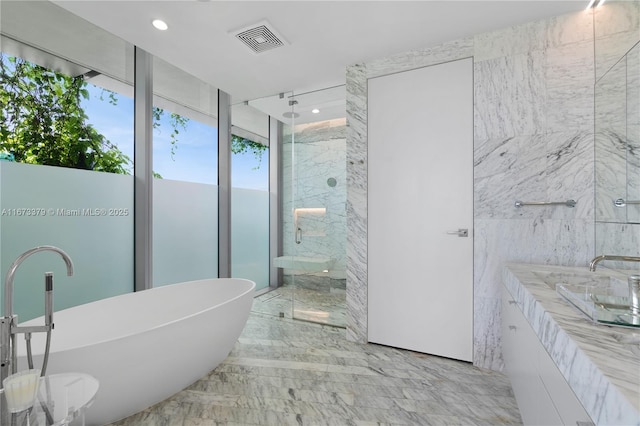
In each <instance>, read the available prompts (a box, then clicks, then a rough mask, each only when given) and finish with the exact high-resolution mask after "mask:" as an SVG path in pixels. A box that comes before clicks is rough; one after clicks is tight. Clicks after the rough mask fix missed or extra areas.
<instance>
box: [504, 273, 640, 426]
mask: <svg viewBox="0 0 640 426" xmlns="http://www.w3.org/2000/svg"><path fill="white" fill-rule="evenodd" d="M549 273H559V274H562V273H566V274H577V275H587V274H594V275H603V276H612V275H614V276H615V274H616V272H615V271H610V270H604V269H603V270H598V271H596V272H594V273H589V271H588V269H587V268H586V267H584V268H577V267H574V268H572V267H560V266H547V265H535V264H518V263H510V264H508V265H506V267H505V268H504V271H503V283H504V285H505V287H506V288H507V290H508V291H509V292H510V293H511V295H512V296H513V298H514V299H515V301H516V302H517V303H518V306H519V307H520V309H521V310H522V312H523V313H524V316H525V317H526V319H527V321H528V322H529V324H530V325H531V327H532V328H533V330H534V331H535V333H536V334H537V335H538V338H539V339H540V341H541V342H542V344H543V346H544V347H545V349H546V350H547V352H548V353H549V355H550V356H551V358H552V359H553V361H554V362H555V364H556V365H557V367H558V369H559V370H560V372H561V373H562V375H563V376H564V378H565V379H566V381H567V383H568V384H569V386H570V387H571V389H572V390H573V392H574V393H575V394H576V396H577V398H578V400H580V402H581V403H582V405H583V406H584V408H585V410H586V411H587V413H588V414H589V416H591V418H592V419H593V421H594V422H595V423H596V424H598V425H640V354H639V353H638V352H637V348H638V347H640V346H639V345H640V343H638V342H639V341H640V329H631V328H623V327H612V326H606V325H600V324H595V323H594V322H592V321H591V320H590V319H589V318H587V317H586V316H585V315H583V314H582V313H581V312H579V311H578V310H577V309H575V308H574V307H573V306H572V305H570V304H569V303H568V302H567V301H566V300H564V299H563V298H562V297H561V296H560V295H559V294H557V293H556V291H555V290H554V289H552V288H551V286H550V285H549V284H547V283H545V281H544V279H543V278H541V275H542V274H549ZM617 278H620V279H621V280H624V281H623V282H626V275H623V274H620V277H617ZM634 342H635V343H634ZM634 344H635V346H634ZM634 351H636V352H635V353H634Z"/></svg>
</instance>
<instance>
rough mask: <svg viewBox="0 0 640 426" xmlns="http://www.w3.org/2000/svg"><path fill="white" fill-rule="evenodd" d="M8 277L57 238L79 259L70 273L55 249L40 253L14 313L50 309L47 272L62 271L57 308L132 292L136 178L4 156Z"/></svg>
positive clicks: (18, 292)
mask: <svg viewBox="0 0 640 426" xmlns="http://www.w3.org/2000/svg"><path fill="white" fill-rule="evenodd" d="M0 211H1V212H2V216H0V228H1V229H2V239H1V241H2V242H1V244H0V266H1V272H2V276H3V277H4V275H5V274H6V271H7V270H8V268H9V266H10V265H11V263H12V262H13V261H14V260H15V259H16V258H17V257H18V256H19V255H20V254H21V253H23V252H24V251H26V250H28V249H30V248H32V247H36V246H41V245H53V246H57V247H60V248H61V249H63V250H64V251H66V252H67V253H68V254H69V256H70V257H71V258H72V260H73V262H74V267H75V273H74V275H73V276H72V277H67V274H66V269H65V266H64V262H63V261H62V259H61V258H60V256H58V255H57V254H54V253H36V254H34V255H33V256H31V257H30V258H28V259H27V260H26V261H25V262H24V264H23V265H22V266H21V267H20V269H18V272H17V274H16V278H15V288H14V312H15V313H17V314H18V315H19V319H20V321H21V322H22V321H25V320H28V319H31V318H35V317H38V316H40V315H43V314H44V273H45V272H48V271H52V272H54V274H55V284H54V303H55V310H56V311H57V310H60V309H64V308H68V307H71V306H76V305H80V304H83V303H87V302H91V301H94V300H99V299H103V298H106V297H110V296H115V295H118V294H123V293H128V292H131V291H133V177H132V176H129V175H118V174H112V173H99V172H95V171H87V170H76V169H67V168H61V167H49V166H40V165H30V164H19V163H9V162H0Z"/></svg>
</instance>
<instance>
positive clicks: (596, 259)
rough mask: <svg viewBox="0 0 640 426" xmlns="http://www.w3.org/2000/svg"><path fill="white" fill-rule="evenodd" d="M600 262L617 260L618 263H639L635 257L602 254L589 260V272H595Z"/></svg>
mask: <svg viewBox="0 0 640 426" xmlns="http://www.w3.org/2000/svg"><path fill="white" fill-rule="evenodd" d="M601 260H619V261H623V262H640V257H636V256H612V255H609V254H603V255H600V256H596V257H594V258H593V259H592V260H591V262H590V263H589V270H590V271H591V272H594V271H595V270H596V265H597V264H598V262H600V261H601Z"/></svg>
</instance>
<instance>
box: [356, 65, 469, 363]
mask: <svg viewBox="0 0 640 426" xmlns="http://www.w3.org/2000/svg"><path fill="white" fill-rule="evenodd" d="M368 98H369V104H368V123H369V130H368V134H369V155H368V158H369V159H368V169H369V172H368V173H369V176H368V182H369V185H368V240H369V242H368V253H369V255H368V256H369V257H368V265H369V266H368V277H369V285H368V287H369V288H368V335H369V336H368V337H369V341H370V342H374V343H380V344H384V345H389V346H394V347H398V348H404V349H410V350H414V351H418V352H424V353H429V354H434V355H439V356H444V357H448V358H454V359H460V360H465V361H472V358H473V229H472V226H473V60H472V59H471V58H469V59H462V60H457V61H453V62H447V63H444V64H439V65H434V66H429V67H425V68H420V69H416V70H412V71H406V72H402V73H398V74H392V75H387V76H383V77H378V78H373V79H370V80H369V88H368ZM458 230H461V231H460V233H459V234H458ZM464 230H466V235H465V231H464ZM459 235H460V236H459Z"/></svg>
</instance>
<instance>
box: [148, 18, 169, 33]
mask: <svg viewBox="0 0 640 426" xmlns="http://www.w3.org/2000/svg"><path fill="white" fill-rule="evenodd" d="M151 23H152V24H153V26H154V27H156V28H157V29H159V30H160V31H165V30H166V29H167V28H169V26H168V25H167V23H166V22H164V21H163V20H162V19H154V20H153V22H151Z"/></svg>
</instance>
